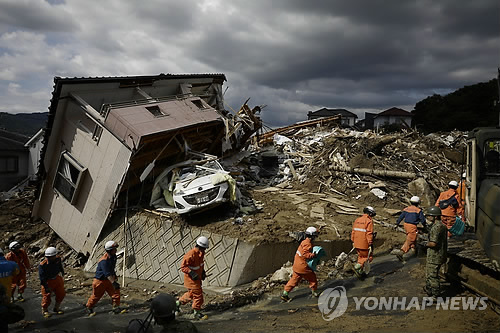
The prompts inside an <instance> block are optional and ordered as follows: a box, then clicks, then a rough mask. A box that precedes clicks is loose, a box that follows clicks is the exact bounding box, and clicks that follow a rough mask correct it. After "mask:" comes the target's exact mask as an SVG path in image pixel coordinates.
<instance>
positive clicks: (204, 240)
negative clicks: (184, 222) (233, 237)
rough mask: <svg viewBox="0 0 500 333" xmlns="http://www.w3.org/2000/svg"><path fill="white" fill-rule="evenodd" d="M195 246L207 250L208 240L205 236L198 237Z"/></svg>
mask: <svg viewBox="0 0 500 333" xmlns="http://www.w3.org/2000/svg"><path fill="white" fill-rule="evenodd" d="M196 245H198V246H199V247H202V248H204V249H208V238H207V237H205V236H200V237H198V239H197V240H196Z"/></svg>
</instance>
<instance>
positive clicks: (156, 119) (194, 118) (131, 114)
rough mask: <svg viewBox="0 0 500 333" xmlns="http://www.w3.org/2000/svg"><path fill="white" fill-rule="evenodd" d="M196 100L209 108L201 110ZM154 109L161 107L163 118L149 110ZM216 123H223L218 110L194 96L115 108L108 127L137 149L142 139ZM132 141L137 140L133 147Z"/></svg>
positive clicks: (109, 118) (107, 120) (110, 114)
mask: <svg viewBox="0 0 500 333" xmlns="http://www.w3.org/2000/svg"><path fill="white" fill-rule="evenodd" d="M192 101H200V102H201V103H203V105H204V106H205V108H203V109H200V108H199V107H198V106H196V105H195V104H193V102H192ZM200 102H197V103H200ZM154 107H158V108H159V110H160V112H161V113H162V115H161V116H155V115H154V114H153V113H152V112H151V111H149V110H148V108H154ZM214 121H221V118H220V115H219V114H218V113H217V111H216V110H215V109H214V108H212V107H210V106H208V104H206V103H204V102H203V101H202V100H201V99H200V98H198V97H190V98H185V99H181V100H172V101H166V102H158V103H149V104H144V105H133V106H129V107H123V108H118V109H112V110H111V111H110V112H109V114H108V116H107V118H106V121H105V124H106V126H107V127H108V128H109V130H110V131H112V132H113V133H114V134H115V135H116V136H118V137H119V138H121V139H123V140H124V141H126V142H127V144H129V145H130V146H135V147H137V146H138V145H139V142H140V140H141V138H142V137H145V136H148V135H153V134H157V133H162V132H169V131H172V130H177V129H182V128H187V127H190V126H194V125H196V126H200V125H201V124H204V123H211V122H214ZM131 140H133V145H132V144H131Z"/></svg>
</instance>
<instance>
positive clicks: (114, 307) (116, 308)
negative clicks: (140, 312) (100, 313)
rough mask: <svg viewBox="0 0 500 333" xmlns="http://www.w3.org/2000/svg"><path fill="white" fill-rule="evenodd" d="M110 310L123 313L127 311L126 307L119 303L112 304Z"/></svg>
mask: <svg viewBox="0 0 500 333" xmlns="http://www.w3.org/2000/svg"><path fill="white" fill-rule="evenodd" d="M112 312H113V313H114V314H123V313H127V312H128V311H127V309H124V308H121V307H120V306H119V305H116V304H113V310H112Z"/></svg>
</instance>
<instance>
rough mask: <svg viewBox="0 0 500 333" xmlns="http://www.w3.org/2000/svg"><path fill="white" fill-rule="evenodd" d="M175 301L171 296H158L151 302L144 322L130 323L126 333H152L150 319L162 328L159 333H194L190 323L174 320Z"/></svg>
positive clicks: (194, 329)
mask: <svg viewBox="0 0 500 333" xmlns="http://www.w3.org/2000/svg"><path fill="white" fill-rule="evenodd" d="M175 310H176V301H175V298H174V297H173V296H172V295H169V294H159V295H157V296H156V297H155V298H153V301H152V302H151V306H150V312H149V314H148V316H147V317H146V319H145V320H140V319H134V320H132V321H130V323H129V325H128V327H127V330H126V331H125V332H126V333H139V332H143V333H146V332H153V328H152V325H151V321H152V319H154V322H155V324H156V325H160V326H162V330H161V331H160V332H165V333H167V332H171V333H177V332H178V333H184V332H186V333H196V332H198V330H197V329H196V326H194V324H193V323H192V322H190V321H186V320H176V319H175Z"/></svg>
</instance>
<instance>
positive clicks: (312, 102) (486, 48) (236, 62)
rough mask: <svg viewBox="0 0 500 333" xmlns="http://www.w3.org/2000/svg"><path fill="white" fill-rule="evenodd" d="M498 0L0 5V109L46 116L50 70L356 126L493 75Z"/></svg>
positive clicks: (274, 118) (104, 0)
mask: <svg viewBox="0 0 500 333" xmlns="http://www.w3.org/2000/svg"><path fill="white" fill-rule="evenodd" d="M499 10H500V1H498V0H474V1H457V0H440V1H435V0H420V1H410V0H408V1H405V0H394V1H390V0H385V1H377V0H366V1H355V0H351V1H346V0H338V1H334V0H330V1H306V0H272V1H271V0H252V1H249V0H231V1H222V0H221V1H218V0H210V1H201V0H199V1H196V0H173V1H170V0H169V1H166V0H142V1H134V0H67V1H65V0H47V1H45V0H0V100H1V103H0V112H10V113H21V112H22V113H26V112H28V113H30V112H45V111H47V107H48V106H49V101H50V98H51V92H52V85H53V78H54V76H62V77H89V76H126V75H157V74H159V73H172V74H184V73H224V74H225V75H226V77H227V79H228V81H227V82H226V83H225V86H228V87H229V89H228V90H227V92H226V95H225V99H226V102H227V104H228V105H229V106H231V107H232V108H234V109H237V108H239V106H240V104H241V103H243V102H244V100H245V99H246V98H248V97H251V100H250V103H249V104H250V106H254V105H258V104H267V105H268V106H267V108H265V109H264V110H263V112H262V117H263V119H264V122H265V123H266V124H267V125H270V126H281V125H288V124H291V123H294V122H296V121H299V120H304V119H306V117H307V111H310V110H313V111H315V110H317V109H320V108H322V107H327V108H345V109H348V110H350V111H352V112H354V113H356V114H358V117H359V118H360V119H363V118H364V112H365V111H370V112H378V111H383V110H386V109H388V108H390V107H393V106H396V107H401V108H403V109H406V110H408V111H411V110H412V109H413V107H414V106H415V103H416V102H418V101H420V100H422V99H423V98H425V97H427V96H429V95H432V94H434V93H439V94H445V93H448V92H451V91H453V90H456V89H458V88H461V87H463V86H464V85H470V84H475V83H478V82H485V81H488V80H491V79H492V78H494V77H496V69H497V66H499V59H500V34H499V32H500V30H499V13H500V11H499Z"/></svg>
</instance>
